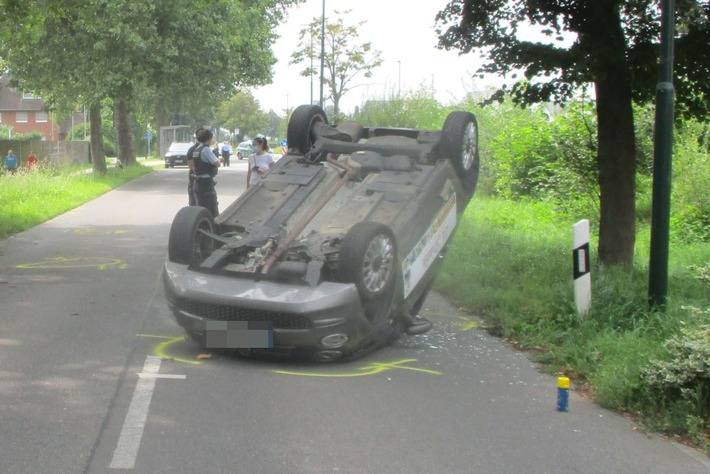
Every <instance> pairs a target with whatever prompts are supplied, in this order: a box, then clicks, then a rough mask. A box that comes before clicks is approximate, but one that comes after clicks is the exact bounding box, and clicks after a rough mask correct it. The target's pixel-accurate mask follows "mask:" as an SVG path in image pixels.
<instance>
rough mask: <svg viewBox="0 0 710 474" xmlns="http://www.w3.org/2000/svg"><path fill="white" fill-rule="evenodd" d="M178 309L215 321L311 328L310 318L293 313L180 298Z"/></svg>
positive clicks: (288, 327) (283, 327)
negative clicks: (263, 322)
mask: <svg viewBox="0 0 710 474" xmlns="http://www.w3.org/2000/svg"><path fill="white" fill-rule="evenodd" d="M178 309H179V310H180V311H183V312H185V313H189V314H192V315H195V316H199V317H201V318H205V319H209V320H213V321H271V324H273V328H274V329H310V328H312V327H313V323H312V322H311V320H310V319H308V318H306V317H304V316H301V315H298V314H293V313H282V312H278V311H262V310H256V309H245V308H237V307H234V306H229V305H225V304H214V303H201V302H199V301H189V300H178Z"/></svg>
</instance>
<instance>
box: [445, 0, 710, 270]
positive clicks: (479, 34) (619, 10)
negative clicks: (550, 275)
mask: <svg viewBox="0 0 710 474" xmlns="http://www.w3.org/2000/svg"><path fill="white" fill-rule="evenodd" d="M676 5H677V18H678V19H679V21H678V24H679V27H678V28H677V35H678V40H677V41H676V58H677V60H678V61H677V63H676V74H677V75H676V77H677V80H676V86H677V88H676V93H677V97H678V100H677V103H678V104H679V108H680V109H681V111H682V112H683V113H689V114H700V115H702V114H705V115H706V116H707V114H708V111H709V110H710V106H709V105H708V100H709V98H710V83H709V82H708V81H707V75H708V70H709V69H710V53H708V48H707V45H708V44H710V27H709V23H710V1H709V0H680V1H678V2H676ZM437 20H438V22H439V34H440V43H439V44H440V46H441V47H443V48H446V49H453V48H455V49H459V50H460V51H462V52H463V53H471V52H473V51H476V52H478V54H479V55H480V57H481V58H482V60H483V65H482V66H481V68H480V70H479V73H480V74H485V73H494V74H515V73H516V71H519V70H522V71H523V73H524V78H523V79H522V80H520V81H519V82H517V83H516V84H515V85H513V86H512V88H510V89H509V90H508V88H506V87H503V88H501V89H500V90H498V91H497V92H496V94H494V96H493V97H492V99H501V98H502V97H503V95H504V94H505V93H507V92H511V93H512V96H513V98H514V100H516V101H517V102H518V103H521V104H531V103H535V102H542V101H551V100H554V101H555V102H558V103H564V102H565V101H567V100H568V99H570V98H571V97H572V96H573V94H574V93H575V90H576V86H580V85H583V84H588V83H592V84H594V88H595V92H596V102H597V121H598V129H599V131H598V136H597V161H598V168H599V186H600V194H601V195H600V224H599V259H600V261H602V262H603V263H608V264H631V263H632V262H633V251H634V244H635V219H636V216H635V184H634V183H635V172H636V150H635V146H634V140H635V137H634V117H633V111H632V101H633V100H634V99H636V100H650V99H651V98H652V97H653V94H654V89H655V81H656V80H657V77H658V76H657V71H656V64H657V61H658V51H659V50H658V41H659V35H660V34H659V29H660V13H659V7H658V2H657V1H654V0H626V1H624V0H575V1H570V0H508V1H492V0H484V1H481V0H454V1H451V2H450V3H449V4H448V5H447V6H446V8H445V9H444V10H443V11H441V12H440V13H439V14H438V16H437ZM526 25H529V26H532V27H533V28H538V29H539V30H540V32H541V33H542V34H544V35H546V36H547V37H548V39H549V40H548V41H547V42H544V43H543V42H538V41H534V40H526V39H523V37H522V36H521V35H520V34H519V33H520V32H521V29H522V28H523V27H524V26H526ZM569 38H572V40H571V44H568V43H569ZM700 45H704V46H700Z"/></svg>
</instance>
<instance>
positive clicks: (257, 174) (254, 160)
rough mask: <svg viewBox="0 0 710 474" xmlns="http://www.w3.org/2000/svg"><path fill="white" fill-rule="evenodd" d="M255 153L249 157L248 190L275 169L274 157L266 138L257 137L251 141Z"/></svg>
mask: <svg viewBox="0 0 710 474" xmlns="http://www.w3.org/2000/svg"><path fill="white" fill-rule="evenodd" d="M251 145H252V147H253V149H254V153H253V154H251V155H249V171H247V189H249V187H250V186H253V185H255V184H256V183H258V182H259V181H261V178H262V177H263V176H264V175H265V174H266V173H268V172H269V170H270V169H271V168H273V167H274V165H275V164H276V162H275V161H274V155H272V154H271V151H270V150H269V142H268V141H267V140H266V137H255V138H254V139H253V140H252V141H251Z"/></svg>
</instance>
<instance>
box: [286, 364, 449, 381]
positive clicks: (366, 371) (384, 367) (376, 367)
mask: <svg viewBox="0 0 710 474" xmlns="http://www.w3.org/2000/svg"><path fill="white" fill-rule="evenodd" d="M416 361H417V359H401V360H398V361H394V362H373V363H371V364H369V365H366V366H363V367H360V368H359V369H357V370H358V371H359V372H354V373H344V374H326V373H312V372H311V373H309V372H290V371H286V370H274V371H273V372H274V373H277V374H283V375H298V376H301V377H333V378H343V377H366V376H368V375H377V374H381V373H382V372H386V371H388V370H393V369H401V370H412V371H415V372H424V373H426V374H432V375H441V372H439V371H438V370H430V369H421V368H419V367H408V366H406V365H404V364H408V363H410V362H416Z"/></svg>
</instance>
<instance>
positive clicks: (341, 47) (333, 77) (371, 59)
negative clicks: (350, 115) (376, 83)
mask: <svg viewBox="0 0 710 474" xmlns="http://www.w3.org/2000/svg"><path fill="white" fill-rule="evenodd" d="M349 13H350V10H346V11H345V12H343V15H344V16H347V15H348V14H349ZM335 15H336V17H337V18H335V20H334V21H332V22H331V21H328V22H326V24H325V39H324V49H325V50H324V51H323V65H324V69H325V71H324V77H323V81H324V84H325V86H327V88H328V97H327V98H328V99H329V100H330V101H332V102H333V111H334V119H335V122H336V123H337V121H338V118H339V114H340V99H341V98H342V97H343V95H345V93H346V92H348V91H349V90H350V89H351V88H352V87H351V86H352V82H353V81H354V80H355V79H357V78H359V77H372V70H373V69H375V68H377V67H379V66H380V65H381V64H382V59H380V54H381V52H380V51H378V50H375V49H372V43H370V42H365V43H362V44H357V43H355V41H357V39H358V36H359V32H358V26H361V25H363V24H364V23H365V21H361V22H359V23H358V24H357V25H354V26H349V25H346V24H345V22H344V20H343V17H342V16H341V13H340V12H338V11H337V10H336V11H335ZM321 30H322V28H321V18H320V17H317V18H313V21H312V22H311V23H310V24H309V25H308V26H307V27H306V28H304V29H302V30H301V32H300V36H299V38H300V43H299V45H298V47H297V49H296V51H294V52H293V53H292V54H291V62H290V64H300V63H303V62H306V61H307V62H308V66H307V67H306V69H304V70H303V71H301V75H302V76H305V77H311V76H312V75H318V74H319V69H318V68H320V59H321V51H320V44H321Z"/></svg>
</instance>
